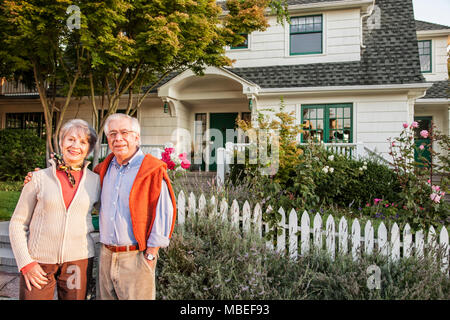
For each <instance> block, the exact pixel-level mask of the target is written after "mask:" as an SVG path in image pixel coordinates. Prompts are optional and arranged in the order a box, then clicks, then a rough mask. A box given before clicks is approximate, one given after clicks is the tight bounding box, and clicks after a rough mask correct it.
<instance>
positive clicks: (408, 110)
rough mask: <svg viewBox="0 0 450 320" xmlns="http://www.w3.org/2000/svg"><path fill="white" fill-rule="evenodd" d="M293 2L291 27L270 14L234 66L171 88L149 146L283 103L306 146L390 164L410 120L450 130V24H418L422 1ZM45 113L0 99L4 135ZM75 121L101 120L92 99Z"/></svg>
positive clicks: (151, 109)
mask: <svg viewBox="0 0 450 320" xmlns="http://www.w3.org/2000/svg"><path fill="white" fill-rule="evenodd" d="M288 3H289V14H290V24H284V25H282V24H279V23H277V22H276V18H275V17H269V22H270V27H269V28H268V29H267V30H266V31H264V32H253V33H252V34H248V35H244V37H245V39H246V40H245V41H244V42H243V43H242V44H241V45H239V46H237V47H233V48H227V51H226V54H227V55H228V56H229V57H230V58H232V59H235V63H234V65H233V66H232V67H230V68H214V67H208V68H207V69H206V70H205V75H204V76H201V77H200V76H196V75H195V74H194V73H193V72H191V71H189V70H188V71H185V72H183V73H181V74H177V75H173V76H171V77H170V78H169V79H167V80H166V82H165V83H162V84H161V85H160V86H159V88H158V89H157V90H155V92H154V93H153V94H152V95H151V96H150V97H149V98H147V99H146V101H145V102H144V104H143V106H142V108H141V109H140V111H139V112H138V115H137V117H138V119H139V120H140V123H141V126H142V133H141V138H142V143H143V144H144V145H145V144H147V145H161V144H165V143H168V142H172V143H173V144H175V146H176V147H177V148H178V150H179V151H190V150H191V145H192V144H193V143H195V142H196V141H201V140H202V139H204V138H205V137H204V133H205V131H206V130H207V129H212V128H216V129H219V130H220V131H222V132H223V131H224V129H230V128H234V127H235V119H236V118H237V117H240V118H243V119H253V120H255V117H256V114H257V112H258V111H263V110H265V109H267V108H274V109H277V108H278V107H279V106H280V98H281V97H282V98H283V101H284V104H285V106H286V108H285V110H286V111H288V112H289V111H293V112H294V113H295V116H296V122H297V123H298V124H303V125H304V128H303V129H304V133H303V134H302V135H301V136H299V137H298V139H299V142H304V141H306V140H307V139H309V138H314V139H317V140H321V141H323V142H325V143H356V142H361V143H362V144H363V145H364V146H365V147H366V150H367V151H368V150H371V151H375V152H377V153H378V154H380V155H381V156H383V157H385V158H388V154H387V153H388V149H389V144H388V138H390V137H393V136H398V134H399V133H400V131H401V129H402V124H403V123H405V122H407V123H411V122H412V121H413V120H415V119H416V120H420V121H421V125H422V126H423V127H427V125H428V124H427V123H428V122H427V121H429V120H432V121H433V122H434V123H435V124H436V126H437V128H438V129H439V130H441V131H443V132H445V133H447V134H448V133H450V132H449V130H450V127H449V121H450V117H449V101H450V100H449V96H448V84H449V82H448V72H447V42H448V38H449V35H450V28H449V27H446V26H440V25H436V24H432V23H425V22H420V21H415V19H414V12H413V5H412V0H375V1H374V0H289V1H288ZM30 97H31V98H30ZM26 98H28V99H26ZM123 105H124V106H125V105H126V97H124V98H123ZM40 112H41V109H40V105H39V100H38V99H36V96H34V98H33V96H32V95H31V96H28V97H24V96H19V97H16V98H15V99H13V98H11V96H3V97H2V98H1V99H0V117H1V122H0V123H1V127H2V128H5V127H14V126H16V127H18V126H24V125H26V123H33V125H36V126H37V127H39V128H40V127H42V121H43V118H42V116H40ZM39 117H41V118H39ZM66 117H67V118H73V117H81V118H84V119H86V120H87V121H92V119H93V114H92V111H91V108H90V106H89V103H88V102H87V100H83V99H82V100H76V101H75V100H74V103H73V106H72V108H70V110H69V111H68V112H67V115H66ZM39 119H40V120H39ZM27 121H28V122H27ZM39 121H41V122H39ZM210 139H212V137H210V136H206V139H205V140H206V141H209V140H210ZM214 139H217V137H214ZM224 140H225V136H224ZM206 143H207V142H203V145H205V144H206ZM216 143H217V141H216ZM223 143H225V141H223ZM210 169H211V170H214V167H211V168H210ZM207 170H208V168H207Z"/></svg>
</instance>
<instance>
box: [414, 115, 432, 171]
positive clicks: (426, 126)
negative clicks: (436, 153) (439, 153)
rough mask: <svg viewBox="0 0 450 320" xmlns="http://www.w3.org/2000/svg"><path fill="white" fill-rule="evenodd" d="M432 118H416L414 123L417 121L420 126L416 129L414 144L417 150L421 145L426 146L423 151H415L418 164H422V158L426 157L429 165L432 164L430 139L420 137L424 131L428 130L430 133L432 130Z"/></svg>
mask: <svg viewBox="0 0 450 320" xmlns="http://www.w3.org/2000/svg"><path fill="white" fill-rule="evenodd" d="M432 120H433V118H432V117H414V121H417V123H418V124H419V127H418V128H415V129H414V143H415V145H416V147H417V148H419V147H420V146H421V145H423V146H424V148H423V150H415V151H414V160H415V161H416V162H422V161H421V160H420V157H424V158H425V159H427V161H428V163H431V153H430V138H426V139H425V138H424V137H422V136H421V135H420V132H421V131H422V130H427V131H428V132H430V130H431V121H432Z"/></svg>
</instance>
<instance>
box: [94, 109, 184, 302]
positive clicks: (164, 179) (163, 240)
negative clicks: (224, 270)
mask: <svg viewBox="0 0 450 320" xmlns="http://www.w3.org/2000/svg"><path fill="white" fill-rule="evenodd" d="M105 134H106V136H107V139H108V145H109V148H110V149H111V151H112V153H111V154H110V155H109V156H108V157H107V158H106V159H105V160H104V161H103V162H102V163H100V164H99V165H98V166H97V167H96V168H95V170H94V171H95V172H97V173H98V174H99V175H100V181H101V185H102V192H101V208H100V242H101V243H102V246H101V249H100V263H99V264H100V266H99V293H100V298H101V299H108V300H110V299H120V300H122V299H135V300H141V299H155V268H156V262H157V257H158V249H159V248H161V247H167V246H168V245H169V241H170V237H171V235H172V232H173V228H174V224H175V218H176V202H175V195H174V193H173V190H172V186H171V184H170V180H169V177H168V174H167V166H166V164H165V163H164V162H163V161H161V160H159V159H157V158H155V157H153V156H151V155H149V154H147V155H145V154H144V153H143V152H142V150H140V148H139V145H140V126H139V122H138V121H137V119H135V118H132V117H130V116H128V115H124V114H113V115H111V116H109V117H108V119H107V120H106V123H105Z"/></svg>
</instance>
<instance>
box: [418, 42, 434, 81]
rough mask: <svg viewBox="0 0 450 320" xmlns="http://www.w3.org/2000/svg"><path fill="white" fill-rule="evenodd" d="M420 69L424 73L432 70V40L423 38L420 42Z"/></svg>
mask: <svg viewBox="0 0 450 320" xmlns="http://www.w3.org/2000/svg"><path fill="white" fill-rule="evenodd" d="M418 45H419V58H420V70H421V71H422V72H423V73H430V72H432V66H431V40H422V41H419V42H418Z"/></svg>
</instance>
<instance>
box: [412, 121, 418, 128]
mask: <svg viewBox="0 0 450 320" xmlns="http://www.w3.org/2000/svg"><path fill="white" fill-rule="evenodd" d="M418 127H419V124H418V123H417V121H413V122H412V123H411V128H418Z"/></svg>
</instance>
